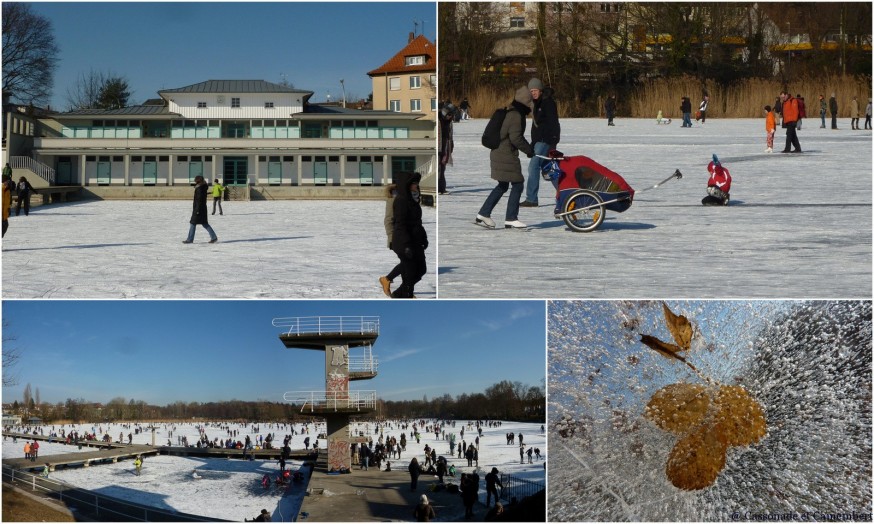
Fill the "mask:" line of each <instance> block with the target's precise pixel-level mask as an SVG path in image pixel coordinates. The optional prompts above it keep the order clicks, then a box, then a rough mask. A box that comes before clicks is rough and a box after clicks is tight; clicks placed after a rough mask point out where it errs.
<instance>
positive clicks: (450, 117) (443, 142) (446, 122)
mask: <svg viewBox="0 0 874 524" xmlns="http://www.w3.org/2000/svg"><path fill="white" fill-rule="evenodd" d="M457 111H458V109H457V108H456V107H455V106H454V105H452V103H450V102H447V103H446V105H444V106H443V107H441V108H440V113H439V114H438V115H437V139H438V140H439V144H440V151H439V152H440V162H439V168H438V177H437V192H438V193H440V194H441V195H445V194H447V193H448V191H446V166H447V165H449V166H451V165H452V149H453V148H454V147H455V141H454V140H453V139H452V122H453V121H454V120H455V113H456V112H457Z"/></svg>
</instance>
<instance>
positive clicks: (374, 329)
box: [273, 316, 379, 335]
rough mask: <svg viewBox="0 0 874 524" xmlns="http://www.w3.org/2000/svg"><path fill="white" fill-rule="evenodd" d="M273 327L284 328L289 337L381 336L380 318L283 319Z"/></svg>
mask: <svg viewBox="0 0 874 524" xmlns="http://www.w3.org/2000/svg"><path fill="white" fill-rule="evenodd" d="M273 326H275V327H281V328H284V330H285V334H287V335H320V334H322V333H344V334H362V335H363V334H377V335H378V334H379V317H354V316H351V317H345V316H344V317H281V318H274V319H273Z"/></svg>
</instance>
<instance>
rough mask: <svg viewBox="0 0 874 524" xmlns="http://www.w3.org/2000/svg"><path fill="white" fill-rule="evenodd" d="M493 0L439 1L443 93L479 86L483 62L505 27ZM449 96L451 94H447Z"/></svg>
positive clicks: (444, 96) (458, 94)
mask: <svg viewBox="0 0 874 524" xmlns="http://www.w3.org/2000/svg"><path fill="white" fill-rule="evenodd" d="M501 7H503V8H506V4H503V5H502V4H499V3H497V4H496V3H492V2H440V3H439V4H438V13H437V16H438V19H439V24H438V27H439V38H438V40H439V42H440V44H439V46H440V54H441V59H440V63H439V71H438V76H439V78H441V79H446V80H443V81H442V82H443V84H442V86H443V87H441V91H440V96H441V97H443V98H449V97H451V96H461V94H462V93H465V92H467V91H472V90H474V89H476V87H477V86H478V85H479V76H480V73H481V70H482V65H483V64H484V63H485V62H486V59H487V58H488V57H489V55H490V54H491V53H492V50H493V48H494V46H495V42H496V41H497V40H498V35H499V33H500V31H501V30H502V29H506V28H503V27H501V16H500V14H499V9H500V8H501ZM447 81H448V83H447ZM447 95H448V96H447Z"/></svg>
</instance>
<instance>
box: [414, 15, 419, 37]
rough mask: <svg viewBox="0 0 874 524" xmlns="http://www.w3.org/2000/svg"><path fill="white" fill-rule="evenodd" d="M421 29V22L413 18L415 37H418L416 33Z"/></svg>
mask: <svg viewBox="0 0 874 524" xmlns="http://www.w3.org/2000/svg"><path fill="white" fill-rule="evenodd" d="M418 29H419V22H418V21H417V20H416V19H415V18H413V36H415V35H416V31H418Z"/></svg>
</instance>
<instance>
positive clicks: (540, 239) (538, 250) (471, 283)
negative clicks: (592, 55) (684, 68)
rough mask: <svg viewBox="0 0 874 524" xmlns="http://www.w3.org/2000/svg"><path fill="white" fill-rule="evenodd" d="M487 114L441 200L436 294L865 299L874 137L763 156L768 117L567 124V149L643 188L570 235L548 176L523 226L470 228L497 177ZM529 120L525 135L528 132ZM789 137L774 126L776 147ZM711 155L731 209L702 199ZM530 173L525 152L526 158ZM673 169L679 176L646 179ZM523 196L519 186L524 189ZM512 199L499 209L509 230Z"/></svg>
mask: <svg viewBox="0 0 874 524" xmlns="http://www.w3.org/2000/svg"><path fill="white" fill-rule="evenodd" d="M485 124H486V120H485V119H477V120H471V121H467V122H464V123H459V124H456V125H455V153H454V155H453V159H454V165H453V166H450V167H449V168H448V169H447V182H448V187H449V190H450V193H451V194H449V195H444V196H441V198H440V205H439V225H440V226H439V227H440V239H439V263H440V268H439V277H438V278H439V282H440V298H475V297H485V298H510V297H514V298H649V297H677V298H680V297H689V298H717V297H718V298H733V297H736V298H756V297H767V298H777V297H783V298H803V297H807V298H812V297H830V298H838V297H841V298H869V297H870V296H871V178H872V176H871V174H872V170H871V158H872V148H871V134H870V132H868V131H850V130H843V129H842V130H840V131H832V130H831V129H819V126H818V121H817V120H814V119H809V121H807V122H806V125H805V126H804V128H803V130H802V131H800V132H799V139H800V141H801V147H802V149H803V150H804V151H805V153H803V154H801V155H785V154H780V153H772V154H768V153H764V152H763V151H764V150H765V134H764V119H761V120H751V119H734V120H731V119H729V120H721V119H716V120H714V119H711V120H708V123H707V124H706V125H704V126H701V125H695V126H694V127H692V128H691V129H688V128H682V127H680V125H679V122H677V121H675V122H674V123H673V124H671V125H656V124H655V121H654V119H617V120H616V126H615V127H607V125H606V121H605V120H598V119H566V120H562V122H561V127H562V140H561V143H560V144H559V150H561V151H562V152H564V154H566V155H569V156H570V155H585V156H588V157H591V158H592V159H594V160H595V161H597V162H599V163H601V164H603V165H605V166H607V167H608V168H610V169H612V170H614V171H616V172H617V173H619V174H621V175H622V176H623V177H624V178H625V179H626V180H627V181H628V183H629V184H631V186H632V187H633V188H635V189H636V190H638V193H637V194H636V195H635V203H634V205H633V206H632V207H631V209H629V210H628V211H626V212H625V213H623V214H618V213H613V212H608V213H607V215H606V219H605V221H604V223H603V225H602V226H601V228H600V229H598V230H597V231H594V232H592V233H574V232H572V231H571V230H570V229H568V228H567V226H566V225H565V224H564V222H563V221H561V220H557V219H555V218H553V216H552V211H553V205H554V190H553V189H552V186H551V184H549V183H546V182H543V181H541V183H540V191H539V204H540V207H538V208H521V210H520V213H519V219H520V220H521V221H522V222H525V223H526V224H528V225H529V226H531V228H532V230H531V231H528V232H519V231H505V230H503V229H498V230H493V231H490V230H486V229H483V228H480V227H477V226H475V225H474V224H473V221H474V217H475V216H476V213H477V211H478V210H479V208H480V206H481V205H482V203H483V201H484V200H485V198H486V196H487V195H488V193H489V191H491V189H492V188H493V187H494V185H495V183H494V181H493V180H492V179H491V178H490V174H489V151H488V150H487V149H486V148H484V147H483V146H482V145H481V144H480V136H481V135H482V130H483V128H484V127H485ZM528 125H529V129H528V130H527V131H526V136H527V137H530V120H529V121H528ZM784 143H785V132H784V131H783V130H782V129H778V131H777V136H776V137H775V139H774V145H775V148H774V149H775V150H780V149H782V147H783V144H784ZM713 153H716V154H717V155H718V156H719V158H720V160H721V161H722V162H723V165H724V166H725V167H726V168H728V169H729V171H730V172H731V174H732V178H733V182H732V190H731V205H729V206H727V207H704V206H702V205H701V199H702V198H703V197H704V196H705V194H706V193H705V189H706V186H707V178H708V174H707V170H706V168H707V164H708V163H709V162H710V160H711V155H712V154H713ZM522 160H523V172H525V173H527V165H528V160H527V159H526V158H525V157H524V155H522ZM675 169H680V171H681V172H682V173H683V175H684V178H683V179H682V180H674V181H671V182H669V183H667V184H665V185H664V186H662V187H660V188H659V189H656V190H653V191H646V192H640V190H641V189H643V188H645V187H649V186H651V185H653V184H656V183H658V182H660V181H661V180H663V179H665V178H666V177H668V176H669V175H671V173H673V172H674V170H675ZM523 198H524V194H523ZM506 203H507V196H506V195H505V196H504V198H503V199H502V200H501V202H500V203H499V204H498V206H497V207H496V208H495V210H494V212H493V213H492V218H494V219H495V220H496V222H497V225H498V228H502V227H503V219H504V212H505V209H506Z"/></svg>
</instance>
